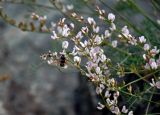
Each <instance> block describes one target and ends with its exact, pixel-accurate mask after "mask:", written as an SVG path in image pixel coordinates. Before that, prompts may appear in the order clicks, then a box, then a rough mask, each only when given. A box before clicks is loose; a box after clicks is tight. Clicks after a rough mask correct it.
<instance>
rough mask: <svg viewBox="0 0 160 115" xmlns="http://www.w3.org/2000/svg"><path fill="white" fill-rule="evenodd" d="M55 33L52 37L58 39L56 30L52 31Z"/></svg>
mask: <svg viewBox="0 0 160 115" xmlns="http://www.w3.org/2000/svg"><path fill="white" fill-rule="evenodd" d="M52 33H53V35H52V36H51V38H52V39H54V40H55V39H58V38H59V37H58V36H57V34H56V32H55V31H52Z"/></svg>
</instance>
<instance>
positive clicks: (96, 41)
mask: <svg viewBox="0 0 160 115" xmlns="http://www.w3.org/2000/svg"><path fill="white" fill-rule="evenodd" d="M94 42H95V43H96V44H97V45H99V44H100V43H101V42H102V39H101V37H100V36H98V35H96V37H95V39H94Z"/></svg>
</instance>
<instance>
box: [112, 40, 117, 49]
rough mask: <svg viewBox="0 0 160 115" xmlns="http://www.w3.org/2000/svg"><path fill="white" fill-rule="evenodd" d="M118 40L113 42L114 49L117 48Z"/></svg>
mask: <svg viewBox="0 0 160 115" xmlns="http://www.w3.org/2000/svg"><path fill="white" fill-rule="evenodd" d="M117 43H118V42H117V40H114V41H112V47H114V48H116V47H117Z"/></svg>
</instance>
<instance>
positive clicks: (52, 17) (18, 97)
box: [0, 0, 160, 115]
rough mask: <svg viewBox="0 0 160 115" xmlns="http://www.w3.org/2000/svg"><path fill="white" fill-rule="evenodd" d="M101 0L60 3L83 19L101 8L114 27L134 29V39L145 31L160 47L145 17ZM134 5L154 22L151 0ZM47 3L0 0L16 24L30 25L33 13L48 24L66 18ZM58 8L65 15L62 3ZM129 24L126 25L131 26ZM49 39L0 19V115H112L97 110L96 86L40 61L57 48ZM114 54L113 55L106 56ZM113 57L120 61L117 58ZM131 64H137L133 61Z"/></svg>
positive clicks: (115, 0)
mask: <svg viewBox="0 0 160 115" xmlns="http://www.w3.org/2000/svg"><path fill="white" fill-rule="evenodd" d="M55 1H56V0H55ZM103 1H104V3H105V4H104V3H103V2H99V1H96V0H90V1H89V0H84V1H83V0H66V1H65V0H64V1H62V3H63V4H64V5H65V6H67V5H73V7H74V9H73V10H71V11H67V12H72V11H76V12H79V13H80V14H82V15H83V16H84V17H85V16H93V17H94V16H96V15H95V13H94V11H93V10H95V5H99V6H100V7H101V8H104V9H105V10H106V12H107V13H108V12H113V13H115V14H116V17H117V20H119V21H117V22H118V23H117V25H119V26H122V25H125V24H126V20H125V19H127V20H128V21H129V22H132V23H131V24H133V25H135V27H133V28H132V29H131V31H134V32H135V34H136V35H140V34H141V33H144V34H145V36H146V37H147V38H148V39H149V40H150V42H151V43H154V44H155V45H158V44H159V43H160V41H159V39H160V36H159V34H158V32H159V29H157V28H156V27H155V25H154V23H152V22H150V21H149V20H148V19H146V18H145V15H142V14H141V13H139V12H137V11H136V10H133V9H132V7H131V6H127V5H126V4H124V3H123V2H119V1H118V0H103ZM135 1H136V2H137V3H138V4H140V6H141V8H144V10H145V11H146V12H148V13H149V14H151V15H152V16H153V18H154V19H155V22H157V19H158V18H159V17H160V15H159V13H158V11H159V10H160V7H159V6H157V5H156V6H157V7H153V4H152V3H151V2H150V0H141V1H139V0H135ZM51 3H53V2H51V1H48V0H46V1H44V0H8V1H7V0H0V7H2V8H3V10H4V11H5V12H6V13H7V15H9V16H10V17H12V18H13V19H15V20H16V21H17V22H19V21H22V20H23V21H29V18H30V15H31V13H32V12H36V13H38V14H39V15H47V17H48V19H47V21H48V25H50V22H57V20H58V19H59V18H62V17H64V15H63V13H62V12H61V11H59V10H57V9H56V8H54V7H53V6H52V4H51ZM156 3H158V2H157V1H156ZM35 4H41V5H45V6H49V8H47V7H46V8H45V7H41V5H39V6H36V5H35ZM107 5H108V6H107ZM57 6H58V8H60V9H62V11H63V10H64V13H65V10H66V9H64V8H63V7H62V4H61V2H60V3H59V2H58V4H57ZM51 7H52V8H51ZM154 8H157V9H158V10H155V9H154ZM113 9H114V10H113ZM117 11H119V13H120V14H121V15H122V17H121V16H119V15H118V14H117ZM124 18H125V19H124ZM159 19H160V18H159ZM131 24H130V23H129V24H128V25H129V26H130V27H132V25H131ZM142 25H143V26H142ZM135 28H137V29H136V31H135ZM139 30H141V32H140V31H139ZM153 33H154V34H153ZM50 36H51V34H50V33H49V34H48V33H39V32H23V31H21V30H20V29H18V28H16V27H13V26H11V25H10V24H7V23H6V22H5V21H4V20H2V19H1V18H0V115H110V114H111V113H110V112H108V111H107V110H103V111H98V110H97V109H96V105H97V102H98V97H97V96H96V94H95V88H94V87H93V86H92V84H90V83H88V82H87V80H86V79H85V78H84V77H83V76H81V75H80V73H79V72H78V71H77V70H75V69H74V70H72V68H70V69H69V70H62V71H60V70H59V69H58V68H57V67H54V66H50V65H48V64H46V62H43V61H42V60H41V59H40V55H41V54H43V53H46V52H48V51H49V50H51V51H57V50H59V49H60V46H61V43H59V42H54V41H53V40H51V39H50ZM152 38H154V39H152ZM110 53H111V52H110ZM114 55H116V53H115V54H112V55H110V56H112V57H113V56H114ZM114 58H117V59H116V60H117V61H119V60H121V57H116V56H115V57H114ZM122 58H123V56H122ZM131 61H137V63H138V59H135V58H134V59H132V60H131ZM135 103H137V104H139V103H138V102H135ZM158 107H159V106H158ZM142 108H143V107H142ZM137 115H138V114H137Z"/></svg>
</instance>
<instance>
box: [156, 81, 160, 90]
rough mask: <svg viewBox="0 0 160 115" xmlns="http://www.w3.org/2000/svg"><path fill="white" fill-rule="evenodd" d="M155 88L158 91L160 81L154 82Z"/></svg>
mask: <svg viewBox="0 0 160 115" xmlns="http://www.w3.org/2000/svg"><path fill="white" fill-rule="evenodd" d="M156 87H157V89H160V81H157V82H156Z"/></svg>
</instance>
